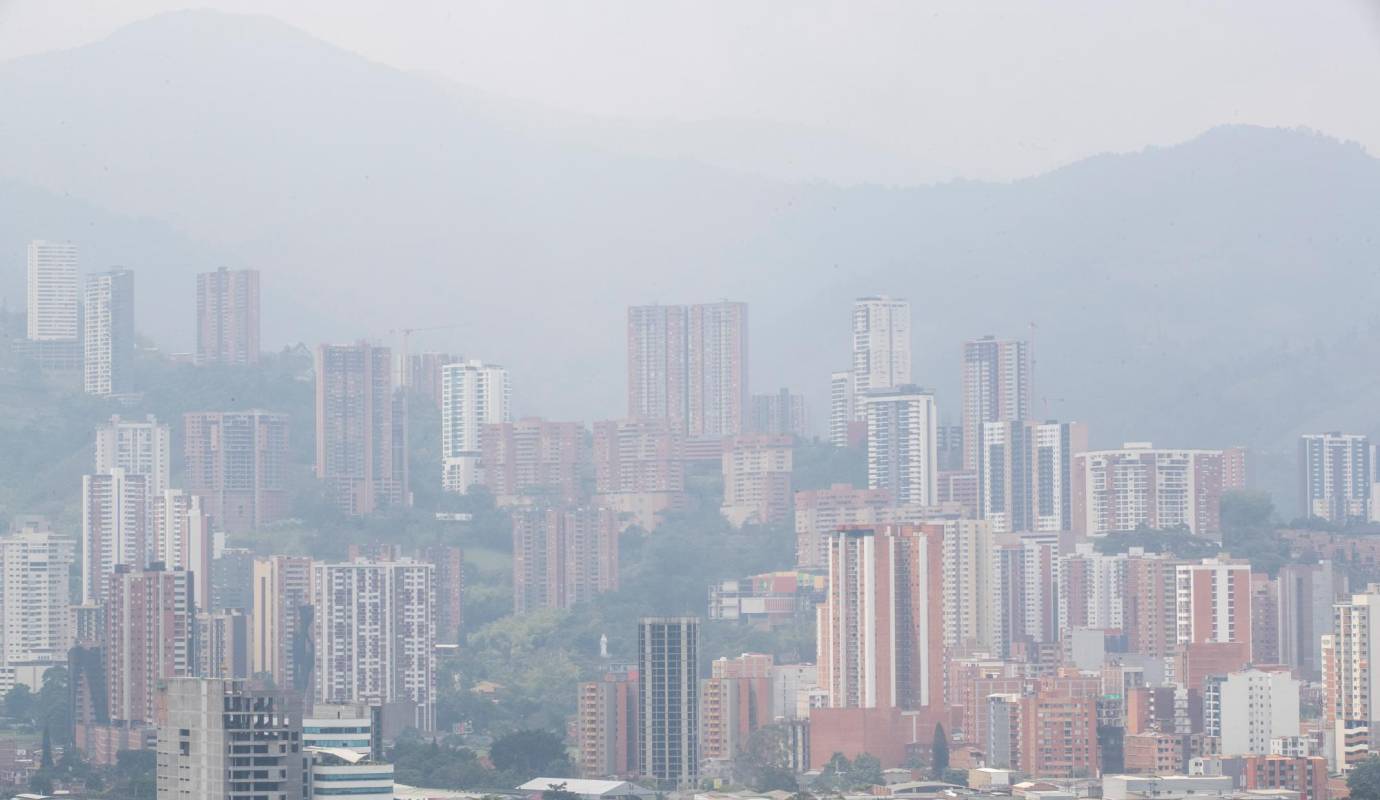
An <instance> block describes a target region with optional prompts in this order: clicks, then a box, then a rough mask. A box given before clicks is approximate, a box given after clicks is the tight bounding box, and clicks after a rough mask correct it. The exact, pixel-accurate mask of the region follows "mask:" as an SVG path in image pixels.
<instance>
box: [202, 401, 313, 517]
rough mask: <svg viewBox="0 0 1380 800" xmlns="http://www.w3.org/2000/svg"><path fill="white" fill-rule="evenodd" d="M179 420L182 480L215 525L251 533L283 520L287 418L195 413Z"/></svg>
mask: <svg viewBox="0 0 1380 800" xmlns="http://www.w3.org/2000/svg"><path fill="white" fill-rule="evenodd" d="M182 420H183V430H184V433H185V435H184V436H183V455H184V458H185V462H186V471H185V473H184V482H185V484H186V487H187V490H188V491H189V492H191V493H193V494H196V495H199V496H201V498H202V500H203V501H204V503H205V505H206V513H207V514H209V515H210V516H211V519H212V520H213V521H214V522H215V524H216V525H217V526H218V527H220V528H221V529H223V530H226V531H230V532H239V531H252V530H256V529H258V528H261V527H263V526H264V525H265V524H267V523H269V522H273V521H274V520H278V519H282V518H283V517H285V516H287V513H288V511H289V510H290V507H291V502H290V500H289V498H288V491H287V446H288V420H287V415H286V414H275V413H273V412H270V411H259V410H253V411H198V412H192V413H188V414H184V415H183V417H182Z"/></svg>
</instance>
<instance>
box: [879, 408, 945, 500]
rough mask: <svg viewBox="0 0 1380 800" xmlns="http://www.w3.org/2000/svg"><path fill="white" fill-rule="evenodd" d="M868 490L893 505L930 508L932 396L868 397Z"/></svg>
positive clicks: (933, 493) (934, 456)
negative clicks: (884, 492)
mask: <svg viewBox="0 0 1380 800" xmlns="http://www.w3.org/2000/svg"><path fill="white" fill-rule="evenodd" d="M863 403H864V407H865V409H866V413H867V486H868V488H869V489H886V490H887V491H888V492H890V493H891V498H892V500H893V501H894V502H895V503H896V504H897V505H920V506H929V505H934V504H935V503H936V502H937V500H938V494H939V484H938V477H939V475H938V470H937V469H936V464H937V461H938V453H937V451H936V445H937V441H936V434H937V432H936V425H937V420H936V412H935V405H934V394H933V393H932V392H930V391H928V390H926V389H921V388H919V387H917V386H898V387H896V388H893V389H880V390H875V391H871V392H868V393H867V395H866V396H865V398H864V400H863Z"/></svg>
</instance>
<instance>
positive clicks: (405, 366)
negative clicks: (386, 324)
mask: <svg viewBox="0 0 1380 800" xmlns="http://www.w3.org/2000/svg"><path fill="white" fill-rule="evenodd" d="M458 327H460V326H459V325H428V326H427V327H425V328H394V329H392V330H390V331H389V332H388V333H389V335H390V336H396V335H398V334H402V350H401V352H400V353H399V356H400V357H401V360H400V362H399V365H398V378H399V382H400V383H402V387H403V388H404V389H411V388H412V356H411V352H410V351H409V349H408V344H409V342H410V340H411V338H412V334H414V333H425V332H427V331H449V330H454V329H456V328H458Z"/></svg>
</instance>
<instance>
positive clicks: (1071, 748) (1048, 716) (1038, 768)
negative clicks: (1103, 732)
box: [1020, 685, 1101, 779]
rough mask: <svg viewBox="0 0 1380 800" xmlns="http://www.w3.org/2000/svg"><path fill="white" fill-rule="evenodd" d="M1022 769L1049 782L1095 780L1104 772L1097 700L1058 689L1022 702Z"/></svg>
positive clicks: (1048, 689)
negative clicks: (1099, 739) (1086, 778)
mask: <svg viewBox="0 0 1380 800" xmlns="http://www.w3.org/2000/svg"><path fill="white" fill-rule="evenodd" d="M1020 705H1021V712H1020V722H1021V737H1020V738H1021V761H1020V763H1021V766H1020V769H1021V770H1022V771H1023V772H1026V773H1028V774H1030V775H1040V776H1043V777H1047V778H1065V779H1068V778H1081V777H1084V776H1087V777H1096V776H1097V775H1098V774H1100V771H1101V763H1100V762H1101V758H1100V756H1101V751H1100V748H1099V742H1098V738H1097V699H1096V698H1095V697H1093V696H1091V695H1088V694H1086V693H1081V692H1078V691H1077V690H1073V689H1070V688H1066V687H1061V686H1058V685H1051V686H1047V687H1046V686H1041V687H1040V688H1039V689H1038V690H1037V691H1036V692H1035V693H1034V694H1033V695H1027V696H1025V697H1022V698H1021V699H1020Z"/></svg>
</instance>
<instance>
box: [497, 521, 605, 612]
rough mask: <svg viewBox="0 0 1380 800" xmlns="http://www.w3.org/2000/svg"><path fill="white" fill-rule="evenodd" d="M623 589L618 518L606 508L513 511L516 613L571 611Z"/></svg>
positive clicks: (514, 606) (514, 604) (514, 603)
mask: <svg viewBox="0 0 1380 800" xmlns="http://www.w3.org/2000/svg"><path fill="white" fill-rule="evenodd" d="M617 588H618V518H617V517H616V516H615V515H614V513H613V512H612V511H610V510H608V509H606V508H529V509H521V510H518V511H515V512H514V513H513V613H515V614H522V613H525V612H527V611H534V610H536V609H538V608H570V607H571V606H573V605H575V604H577V603H583V602H587V601H589V600H591V599H593V597H594V596H595V595H596V594H600V593H602V592H607V591H611V590H613V589H617Z"/></svg>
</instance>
